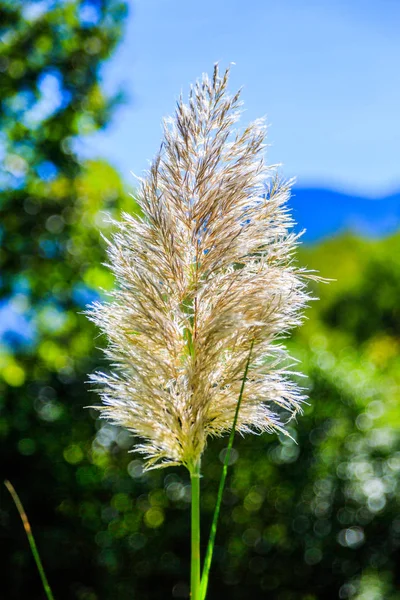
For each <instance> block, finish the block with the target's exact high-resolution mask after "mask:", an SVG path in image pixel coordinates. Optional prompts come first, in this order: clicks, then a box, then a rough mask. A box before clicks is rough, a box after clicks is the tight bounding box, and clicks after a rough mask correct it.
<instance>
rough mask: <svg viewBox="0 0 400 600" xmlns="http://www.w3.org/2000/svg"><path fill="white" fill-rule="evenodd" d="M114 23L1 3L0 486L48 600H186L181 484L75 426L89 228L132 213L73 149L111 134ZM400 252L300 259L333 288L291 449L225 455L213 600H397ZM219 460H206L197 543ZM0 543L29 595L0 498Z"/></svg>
mask: <svg viewBox="0 0 400 600" xmlns="http://www.w3.org/2000/svg"><path fill="white" fill-rule="evenodd" d="M124 14H125V8H124V6H123V5H121V4H120V3H116V2H113V1H110V0H103V1H100V0H99V1H96V0H91V1H86V2H76V1H74V0H70V1H68V2H48V3H46V2H40V3H31V2H16V1H14V2H11V1H10V2H7V1H5V0H0V23H1V25H0V37H1V40H2V44H1V46H0V67H1V69H2V79H1V89H2V111H1V116H0V131H1V133H0V151H1V152H2V153H3V155H4V156H3V158H4V160H3V161H2V162H3V170H2V171H1V174H0V177H1V180H0V187H1V200H0V210H1V228H0V240H1V245H0V260H1V293H2V298H3V300H2V303H1V305H0V325H1V331H2V344H1V348H0V374H1V382H0V453H1V454H0V455H1V473H2V475H3V477H7V478H9V479H10V480H11V481H12V482H13V483H14V485H15V487H16V489H17V491H18V492H19V494H20V496H21V499H22V501H23V503H24V506H25V508H26V510H27V513H28V515H29V518H30V521H31V524H32V527H33V530H34V533H35V537H36V540H37V544H38V547H39V550H40V554H41V557H42V560H43V563H44V565H45V568H46V572H47V575H48V577H49V580H50V582H51V584H52V587H53V590H54V594H55V597H56V599H57V600H64V599H65V600H66V599H71V600H115V599H116V598H118V600H125V599H126V600H128V599H131V598H136V599H137V600H145V599H146V600H158V599H161V598H187V597H188V574H189V502H190V487H189V485H190V484H189V478H188V475H187V473H186V472H185V470H184V469H167V470H162V471H155V472H150V473H146V474H144V473H143V471H142V462H141V459H140V458H139V457H137V456H135V455H132V454H129V452H128V450H129V448H130V446H131V444H132V440H131V439H130V437H129V435H128V434H127V433H126V432H125V431H122V430H119V429H117V428H115V427H112V426H110V425H108V424H106V423H102V422H99V421H97V420H96V419H95V415H93V414H92V411H91V410H87V409H86V410H85V409H84V407H85V406H88V405H90V404H92V403H94V402H96V401H97V399H96V398H95V397H94V396H93V394H90V393H89V392H88V387H87V385H86V383H85V382H86V380H87V373H88V372H90V371H91V370H94V369H95V368H97V367H98V366H99V365H101V366H102V368H105V365H104V364H103V362H102V358H101V356H100V354H99V352H98V351H97V350H96V348H95V346H98V345H101V343H102V340H101V339H100V338H98V336H97V332H96V331H95V330H94V328H93V327H92V326H91V324H90V323H89V322H88V321H87V319H86V318H85V317H84V315H82V314H81V313H82V311H83V310H84V308H85V306H86V305H87V303H88V302H91V301H92V300H93V299H95V298H97V297H98V296H99V294H101V289H109V288H110V287H112V285H113V282H112V280H111V278H110V275H109V273H108V271H107V269H106V268H105V267H104V266H102V262H103V261H104V258H105V257H104V243H103V242H102V240H101V239H100V235H99V232H102V233H103V234H105V235H106V236H107V234H108V233H109V231H110V225H109V223H108V222H107V219H106V218H105V214H104V211H105V212H107V213H111V215H118V212H119V211H120V210H121V209H125V210H128V211H130V212H134V211H135V204H134V201H133V200H132V199H131V198H130V197H129V196H128V195H127V193H126V191H125V188H124V185H123V184H122V182H121V180H120V178H119V176H118V174H117V173H116V172H115V171H114V170H113V169H112V168H111V167H110V166H109V165H107V164H105V163H103V162H101V161H92V162H88V163H86V164H85V165H81V164H79V162H78V161H77V159H76V156H75V154H74V152H73V147H74V143H73V140H74V138H75V137H76V136H77V135H84V134H85V133H88V132H90V131H92V130H93V129H96V128H98V127H102V126H103V125H104V124H106V122H107V120H108V118H109V115H110V109H111V105H112V104H113V99H111V101H110V99H107V98H105V97H104V95H103V93H102V91H101V86H100V85H99V67H100V65H101V62H102V61H103V60H104V59H106V58H107V56H108V55H109V53H110V52H111V51H112V49H113V47H114V45H115V43H116V42H117V41H118V38H119V35H120V28H121V23H122V21H123V18H124ZM57 90H58V91H57ZM55 98H56V99H57V98H58V102H57V104H56V105H55V104H54V99H55ZM399 250H400V235H395V236H393V237H391V238H387V239H383V240H377V241H376V240H374V241H372V240H363V239H359V238H357V237H355V236H352V235H351V234H346V235H343V236H340V237H337V238H335V239H332V240H328V241H325V242H323V243H320V244H319V245H316V246H312V247H308V248H307V247H306V248H303V249H302V250H301V252H300V262H301V264H303V265H307V266H309V267H310V268H315V269H317V270H319V271H320V272H321V274H322V275H323V276H326V277H331V278H335V279H336V281H335V282H332V283H330V284H329V285H318V286H317V287H316V294H317V295H319V296H320V301H319V302H317V303H313V304H312V306H311V307H310V309H309V311H308V320H307V321H306V323H305V324H304V326H303V327H302V328H301V329H300V330H299V331H298V332H296V334H295V336H294V337H293V338H292V340H291V342H290V345H291V349H292V352H293V354H294V355H295V356H296V357H297V358H298V359H299V360H301V363H302V364H301V369H302V370H304V371H305V372H306V373H307V375H308V378H307V379H306V380H305V383H304V385H305V386H306V387H307V388H308V391H309V395H310V398H311V400H310V405H308V406H306V407H305V411H304V412H305V414H304V415H303V416H302V417H301V418H299V420H298V423H295V424H293V426H292V436H293V438H294V439H295V440H296V442H295V441H291V440H290V439H288V438H284V439H281V440H280V439H278V438H277V437H275V436H268V435H264V436H260V437H255V436H252V437H250V436H249V437H247V438H245V439H242V438H238V439H237V440H236V443H235V452H234V455H233V458H234V464H233V465H232V467H231V472H230V476H229V483H228V488H227V490H226V493H225V496H224V504H223V511H222V520H221V524H220V528H219V531H218V534H217V547H216V553H215V562H214V564H213V567H212V572H211V580H210V593H209V597H210V600H212V599H214V598H215V599H216V598H226V597H229V598H232V599H233V600H235V599H240V598H247V597H252V598H255V599H257V598H265V597H268V598H270V599H271V600H317V599H320V598H324V600H325V599H328V600H329V599H334V598H335V599H337V598H341V599H346V598H350V599H355V600H398V599H400V577H399V572H398V569H396V565H397V564H398V561H399V558H400V556H399V547H400V485H399V473H400V433H399V431H400V427H399V426H400V411H399V408H398V389H399V383H400V382H399V379H400V369H399V367H400V364H399V363H400V358H399V346H400V312H399V303H398V297H399V292H400V289H399V287H400V283H399V282H400V258H399V257H400V252H399ZM225 444H226V440H216V441H212V442H210V446H209V449H208V450H207V452H206V455H205V458H204V478H203V480H202V490H203V501H202V502H203V505H202V509H203V517H202V519H203V532H202V534H203V540H204V546H205V544H206V539H207V535H208V527H209V525H210V521H211V515H212V510H213V507H214V503H215V499H216V491H217V484H218V480H219V476H220V471H221V466H222V465H221V460H220V457H221V456H223V449H224V445H225ZM221 453H222V454H221ZM0 545H1V548H2V550H3V551H2V555H3V559H2V588H1V589H2V597H4V598H7V600H8V599H9V600H17V599H20V598H23V597H28V596H29V597H31V598H41V597H42V596H43V594H42V591H41V587H40V581H39V577H38V575H37V572H36V570H35V566H34V563H33V559H32V557H31V555H30V552H29V548H28V545H27V542H26V539H25V537H24V531H23V528H22V526H21V524H20V522H19V518H18V515H17V513H16V510H15V507H14V506H13V505H12V502H11V499H10V498H9V496H8V495H7V492H6V490H5V489H3V490H2V491H1V493H0Z"/></svg>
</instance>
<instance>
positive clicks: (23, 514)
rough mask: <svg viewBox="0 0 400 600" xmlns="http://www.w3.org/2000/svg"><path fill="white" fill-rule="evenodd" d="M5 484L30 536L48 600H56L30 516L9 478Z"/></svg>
mask: <svg viewBox="0 0 400 600" xmlns="http://www.w3.org/2000/svg"><path fill="white" fill-rule="evenodd" d="M4 485H5V486H6V488H7V489H8V491H9V492H10V494H11V497H12V499H13V500H14V504H15V506H16V507H17V510H18V512H19V516H20V517H21V520H22V524H23V526H24V529H25V532H26V535H27V537H28V541H29V545H30V547H31V551H32V554H33V558H34V559H35V563H36V566H37V569H38V571H39V575H40V579H41V580H42V584H43V589H44V591H45V593H46V596H47V600H54V596H53V593H52V591H51V588H50V585H49V582H48V581H47V577H46V574H45V572H44V569H43V565H42V561H41V560H40V556H39V552H38V549H37V547H36V542H35V538H34V537H33V534H32V529H31V526H30V523H29V521H28V517H27V515H26V512H25V510H24V507H23V506H22V502H21V500H20V499H19V496H18V494H17V492H16V491H15V489H14V486H13V485H12V483H10V482H9V481H8V480H6V481H5V482H4Z"/></svg>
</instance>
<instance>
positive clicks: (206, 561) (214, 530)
mask: <svg viewBox="0 0 400 600" xmlns="http://www.w3.org/2000/svg"><path fill="white" fill-rule="evenodd" d="M253 346H254V340H253V342H252V343H251V347H250V351H249V356H248V358H247V363H246V368H245V370H244V376H243V379H242V385H241V387H240V393H239V398H238V401H237V404H236V411H235V416H234V419H233V424H232V430H231V433H230V436H229V442H228V446H227V449H226V454H225V459H224V466H223V468H222V474H221V479H220V482H219V488H218V496H217V503H216V505H215V509H214V516H213V520H212V524H211V531H210V538H209V540H208V545H207V552H206V557H205V559H204V567H203V573H202V576H201V584H200V600H205V598H206V595H207V587H208V577H209V573H210V567H211V561H212V557H213V551H214V544H215V536H216V534H217V525H218V518H219V513H220V510H221V503H222V495H223V492H224V487H225V481H226V476H227V473H228V466H229V459H230V455H231V450H232V446H233V440H234V437H235V430H236V424H237V420H238V415H239V409H240V405H241V403H242V397H243V392H244V386H245V383H246V379H247V373H248V371H249V365H250V359H251V354H252V351H253Z"/></svg>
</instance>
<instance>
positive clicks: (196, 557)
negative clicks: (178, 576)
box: [190, 462, 200, 600]
mask: <svg viewBox="0 0 400 600" xmlns="http://www.w3.org/2000/svg"><path fill="white" fill-rule="evenodd" d="M190 479H191V488H192V527H191V544H192V548H191V565H190V566H191V568H190V598H191V600H200V462H198V463H197V464H196V465H195V466H194V467H193V468H192V470H191V471H190Z"/></svg>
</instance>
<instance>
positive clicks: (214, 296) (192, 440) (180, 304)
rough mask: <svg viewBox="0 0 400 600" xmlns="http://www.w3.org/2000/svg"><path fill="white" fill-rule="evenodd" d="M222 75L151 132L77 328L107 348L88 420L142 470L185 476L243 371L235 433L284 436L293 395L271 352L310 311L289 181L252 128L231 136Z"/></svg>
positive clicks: (231, 409)
mask: <svg viewBox="0 0 400 600" xmlns="http://www.w3.org/2000/svg"><path fill="white" fill-rule="evenodd" d="M228 74H229V70H227V71H225V73H224V74H223V75H222V76H221V75H220V74H219V71H218V67H217V66H216V67H215V69H214V74H213V77H212V79H211V80H210V79H209V78H208V76H207V75H203V77H202V79H201V80H200V81H198V82H197V83H196V84H195V85H194V86H193V87H192V88H191V91H190V95H189V101H188V103H187V104H185V103H184V101H183V100H182V98H180V100H179V102H178V104H177V109H176V114H175V117H174V118H169V119H166V120H165V122H164V140H163V142H162V145H161V150H160V152H159V154H158V155H157V157H156V158H155V160H154V162H153V163H152V165H151V168H150V170H149V172H148V173H147V176H146V178H145V179H143V180H141V183H140V189H139V191H138V194H137V196H135V199H136V200H137V202H138V203H139V205H140V208H141V212H142V215H141V217H140V218H138V217H136V216H135V217H133V216H131V215H129V214H123V216H122V220H121V221H120V222H116V223H114V224H115V226H116V229H117V232H116V233H115V235H114V236H113V238H112V240H111V241H110V242H109V246H108V255H109V262H110V268H111V269H112V271H113V273H114V275H115V277H116V281H117V289H116V290H115V291H114V292H113V293H112V294H111V298H110V301H109V302H105V303H95V304H94V305H93V306H92V308H91V310H90V318H91V319H92V320H93V321H94V322H95V323H96V324H97V325H98V326H99V327H100V329H101V330H102V332H103V333H105V334H106V336H107V338H108V347H107V349H106V350H105V354H106V356H107V358H108V359H109V360H110V361H111V362H112V365H113V367H112V368H113V370H112V372H111V373H110V374H106V373H101V372H98V373H95V374H94V375H93V376H92V377H91V379H92V381H93V382H95V383H96V384H98V385H99V392H100V394H101V396H102V400H103V405H102V406H100V407H98V408H99V410H100V411H101V413H102V417H105V418H107V419H110V420H111V421H112V422H114V423H116V424H118V425H122V426H124V427H126V428H127V429H128V430H130V431H131V432H132V433H134V434H135V435H137V436H139V437H140V438H141V440H142V443H140V444H138V445H136V447H135V449H136V450H138V451H140V452H142V453H144V454H145V455H146V458H147V468H151V467H159V466H166V465H172V464H174V465H177V464H183V465H186V466H187V467H188V468H189V469H191V468H192V467H193V465H195V464H196V463H197V462H198V460H199V458H200V456H201V454H202V452H203V450H204V448H205V444H206V440H207V438H208V436H213V435H218V436H219V435H222V434H224V433H225V432H227V431H229V430H230V428H231V427H232V422H233V418H234V414H235V408H236V403H237V398H238V395H239V391H240V387H241V383H242V379H243V372H244V369H245V366H246V361H247V358H248V355H249V349H250V347H251V346H252V345H253V351H252V362H251V365H250V367H249V370H248V375H247V380H246V386H245V389H244V392H243V397H242V404H241V408H240V413H239V416H238V421H237V430H238V431H240V432H241V433H251V432H253V433H259V432H264V431H268V432H273V431H283V432H285V417H284V413H286V414H287V415H288V416H289V418H290V417H293V416H294V415H295V414H296V413H297V412H298V411H299V410H300V408H301V404H302V401H303V400H304V396H303V395H302V393H301V390H299V388H298V387H297V386H296V384H295V383H294V382H293V381H292V379H291V373H290V372H289V371H288V366H287V364H288V362H287V359H288V355H287V351H286V349H285V347H284V346H283V345H282V343H281V342H280V340H281V339H282V338H284V337H285V336H286V335H287V333H288V332H289V331H290V330H291V329H292V328H293V327H295V326H297V325H299V324H300V323H301V321H302V314H301V313H302V309H303V308H304V307H305V305H306V303H307V301H308V300H309V299H310V297H309V295H308V293H307V291H306V288H305V278H306V277H308V276H310V274H309V273H308V272H307V271H305V270H304V269H299V268H297V267H296V266H295V264H294V262H293V261H294V252H295V249H296V246H297V244H298V238H299V235H297V234H295V233H293V232H291V228H292V226H293V220H292V218H291V216H290V214H289V212H288V209H287V206H286V203H287V200H288V198H289V196H290V186H291V182H287V183H285V182H283V181H281V180H280V178H279V176H278V175H277V173H276V169H275V167H273V166H268V165H266V164H265V163H264V159H263V154H264V147H265V146H264V139H265V133H266V131H265V126H264V124H263V122H262V121H256V122H254V123H252V124H250V125H249V126H248V127H246V128H245V129H244V130H243V131H236V130H235V129H234V125H235V123H236V121H237V120H238V117H239V114H240V110H239V108H240V105H241V103H240V101H239V94H240V92H238V93H237V94H236V95H234V96H230V95H228V93H227V83H228Z"/></svg>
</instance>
